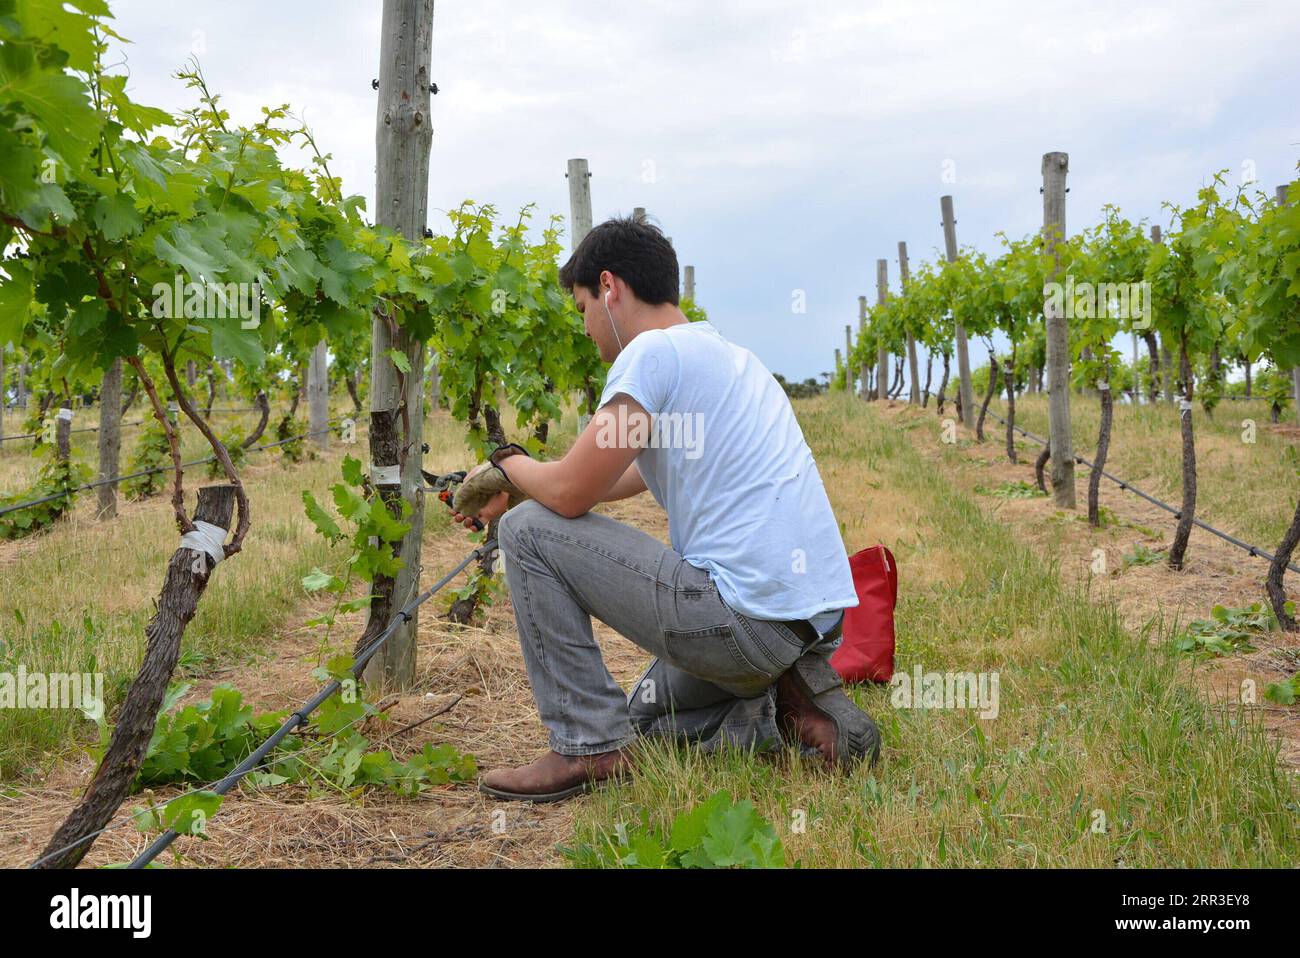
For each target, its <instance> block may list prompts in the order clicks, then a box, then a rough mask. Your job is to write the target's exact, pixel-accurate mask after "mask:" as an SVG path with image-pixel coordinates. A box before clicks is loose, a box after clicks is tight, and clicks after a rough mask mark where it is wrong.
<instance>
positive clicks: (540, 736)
mask: <svg viewBox="0 0 1300 958" xmlns="http://www.w3.org/2000/svg"><path fill="white" fill-rule="evenodd" d="M601 511H603V512H606V513H607V514H609V515H611V516H613V517H614V518H616V519H619V520H621V521H624V522H628V523H631V524H633V525H636V526H638V527H639V528H642V529H644V530H646V531H647V532H649V533H650V534H652V535H655V536H657V537H659V538H660V539H662V540H663V541H667V519H666V517H665V515H664V513H663V511H662V510H661V509H659V507H658V506H657V505H656V504H655V503H654V501H653V500H652V499H651V498H650V497H649V496H638V497H635V498H633V499H630V500H627V501H625V502H617V503H611V504H608V505H605V506H602V507H601ZM472 548H473V546H472V544H471V543H469V542H467V541H466V540H465V539H464V538H463V537H461V536H460V535H443V536H441V537H437V538H435V537H432V536H430V537H427V538H426V540H425V544H424V557H425V559H424V561H425V566H426V570H427V571H426V573H425V576H424V578H425V580H426V581H429V580H431V579H433V578H434V577H436V576H437V575H440V574H441V570H444V569H448V568H451V567H452V566H454V565H455V564H456V563H457V562H458V561H459V560H460V559H462V558H463V557H464V556H465V554H466V553H468V552H469V551H470V550H471V549H472ZM454 585H455V583H453V586H454ZM450 588H451V587H449V588H448V592H449V591H450ZM449 601H450V599H449V598H448V597H446V596H444V595H443V594H440V595H438V596H435V597H434V599H432V600H431V601H430V602H429V603H428V604H426V605H425V606H424V607H423V608H422V609H421V615H420V620H419V658H418V661H419V670H420V674H419V681H418V683H417V687H416V688H415V689H414V690H412V691H411V692H409V693H406V694H402V695H396V696H388V697H385V698H384V699H381V700H380V704H381V707H382V708H384V709H385V712H384V714H385V716H386V720H385V721H382V722H381V721H374V720H372V721H371V722H370V723H369V725H368V727H366V728H365V729H364V732H365V734H366V735H367V736H368V737H369V738H370V739H371V742H372V743H373V747H377V748H387V749H391V750H392V751H393V753H394V755H395V756H396V757H398V758H399V759H404V758H406V757H408V756H410V755H412V754H415V753H417V752H419V751H421V750H422V749H423V748H424V746H425V745H426V743H430V742H432V743H434V744H443V743H450V744H452V745H454V746H456V747H457V748H458V749H460V750H461V751H464V752H469V753H471V754H473V755H474V756H475V758H476V759H477V760H478V763H479V766H480V768H482V769H490V768H496V767H499V766H502V765H515V764H520V763H523V762H527V761H531V760H532V759H533V758H534V757H536V756H537V755H538V754H540V753H541V752H543V751H545V749H546V747H547V744H546V743H547V739H546V729H545V728H544V727H543V726H542V724H541V722H540V721H539V720H538V717H537V710H536V707H535V705H534V703H533V698H532V693H531V690H530V688H529V685H528V678H527V675H526V673H525V671H524V662H523V656H522V654H521V652H520V649H519V645H518V638H517V635H516V632H515V624H514V615H513V611H512V609H511V606H510V601H509V598H508V597H506V596H503V597H502V598H500V599H499V600H498V601H497V602H496V603H495V604H493V605H492V606H490V607H489V608H488V609H487V611H486V614H485V615H483V616H482V617H481V619H480V620H479V621H477V622H476V623H475V624H474V625H471V626H459V625H454V624H452V623H450V622H448V620H447V619H446V618H445V611H446V605H447V603H448V602H449ZM319 612H320V608H319V607H317V606H314V605H313V604H311V603H308V604H306V605H305V606H304V608H303V609H302V610H301V611H300V614H299V615H298V616H297V617H296V621H298V622H306V621H308V620H309V619H311V618H312V617H314V616H315V615H318V614H319ZM594 624H595V627H596V636H597V639H598V641H599V642H600V644H601V648H602V649H603V651H604V655H605V662H606V664H607V665H608V667H609V669H610V671H611V672H612V673H613V675H614V677H615V678H616V679H617V680H618V681H619V682H621V683H622V684H623V685H624V686H625V687H626V686H630V685H631V683H632V682H633V681H634V680H635V679H636V677H637V675H639V674H640V671H641V670H642V669H644V668H645V665H646V662H647V660H648V656H647V655H646V653H645V652H643V651H642V650H641V649H639V648H637V647H636V646H635V645H633V644H632V643H631V642H629V641H627V640H626V639H624V638H623V637H622V636H620V635H618V634H617V633H614V632H613V631H612V630H610V629H608V628H606V627H605V626H603V625H602V624H601V623H599V622H596V623H594ZM361 627H362V623H361V619H360V616H359V615H354V616H352V617H351V619H350V620H348V621H344V620H343V619H340V620H339V622H338V624H337V625H336V626H335V637H334V641H333V642H332V645H333V646H334V648H335V651H337V650H338V649H339V648H340V647H346V648H349V649H350V648H351V645H352V642H353V641H354V640H355V637H356V636H357V635H359V634H360V631H361ZM320 644H321V638H320V633H319V632H318V631H316V630H313V629H308V628H306V627H304V626H296V627H292V628H289V629H287V630H285V631H284V632H283V633H282V634H280V635H278V636H276V637H275V638H274V639H273V640H272V641H270V642H269V643H268V647H269V649H270V652H269V654H267V655H265V656H263V657H261V658H259V659H258V660H256V661H254V662H253V663H251V664H248V665H244V666H239V667H236V668H227V669H222V670H220V671H219V672H218V673H216V674H213V675H211V676H209V677H207V678H204V679H202V680H197V681H195V682H194V687H193V689H191V691H190V692H189V693H188V695H187V697H186V699H185V701H194V700H198V699H202V698H204V697H206V696H207V695H208V694H209V693H210V692H211V690H212V688H213V686H215V685H217V684H218V683H223V682H224V683H229V684H232V685H234V686H235V687H236V688H238V689H240V690H241V691H242V692H243V693H244V698H245V701H246V702H249V703H251V704H252V705H253V706H254V707H255V708H256V709H257V710H259V711H263V710H287V709H292V708H295V707H297V706H298V705H299V704H301V703H302V702H304V701H305V700H306V699H307V698H309V697H310V696H311V695H312V694H313V693H314V692H315V691H316V689H317V688H318V683H317V681H316V680H315V679H313V678H312V677H311V671H312V669H313V668H314V667H315V666H316V665H317V664H318V659H319V657H320V654H321V649H320ZM443 709H446V711H444V712H442V714H440V715H438V716H437V717H436V718H433V719H431V720H429V721H424V722H422V723H421V720H422V719H428V718H429V717H430V716H431V715H433V714H434V713H435V712H438V711H439V710H443ZM416 723H420V724H418V725H417V724H416ZM408 726H410V727H409V728H408ZM94 767H95V765H94V761H93V760H92V759H91V758H90V757H89V756H83V757H81V758H80V759H78V760H76V761H72V762H68V763H65V764H63V765H61V766H59V767H58V768H57V769H56V770H55V771H54V772H53V773H52V774H51V775H50V776H49V778H48V779H47V780H46V781H44V782H42V783H40V784H39V785H35V786H29V787H19V788H12V789H9V790H7V791H6V792H0V866H3V867H21V866H25V865H27V864H28V863H30V862H31V861H32V860H33V859H34V858H36V857H37V856H38V855H39V854H40V852H41V849H42V848H43V847H44V844H45V842H46V841H47V840H48V838H49V836H50V835H52V834H53V833H54V831H55V829H56V828H57V827H58V825H59V824H60V823H61V822H62V821H63V819H64V817H65V816H66V815H67V813H68V812H69V811H70V810H71V809H72V807H73V806H74V805H75V804H76V801H77V797H78V795H79V794H80V792H81V790H82V789H83V788H84V787H85V785H86V783H87V782H88V781H89V779H90V776H91V775H92V774H93V772H94ZM181 791H182V789H180V788H166V789H158V790H156V793H155V798H156V799H157V800H158V801H159V802H165V801H167V800H168V799H169V798H171V797H174V796H175V795H176V794H179V793H180V792H181ZM583 800H584V799H582V798H578V799H575V800H574V801H576V802H580V801H583ZM139 804H143V802H142V801H141V800H140V798H139V797H137V798H135V799H134V800H131V801H128V802H127V803H126V804H125V805H124V806H123V808H122V809H121V810H120V811H119V812H118V814H117V816H116V817H115V818H114V821H113V823H112V825H111V826H110V827H109V829H108V830H107V831H106V832H104V834H102V835H101V836H100V838H99V839H98V841H97V842H96V843H95V845H94V847H93V848H92V850H91V852H90V854H89V855H87V857H86V859H85V861H84V863H83V867H94V866H99V865H104V864H108V863H113V862H125V861H129V860H130V859H132V858H133V857H135V855H136V854H138V853H139V852H140V851H142V850H143V849H144V847H145V846H146V845H147V843H148V838H147V837H146V836H144V835H141V834H140V833H139V832H137V831H136V829H135V828H134V827H133V826H132V824H131V822H130V821H129V817H130V812H131V808H132V807H133V806H136V805H139ZM573 809H574V803H573V802H563V803H559V804H555V805H532V804H522V803H500V802H495V801H492V800H491V799H488V798H487V797H486V796H484V795H482V794H481V793H480V792H479V791H478V789H477V788H476V786H475V785H473V784H461V785H456V786H450V787H447V788H443V789H434V790H429V791H426V792H424V793H422V794H421V795H419V796H418V797H416V798H414V799H411V798H405V797H401V796H398V795H396V794H393V793H389V792H386V791H382V790H378V789H372V790H369V791H366V792H363V793H361V794H352V793H341V792H340V793H328V794H325V795H320V794H316V795H311V794H309V793H308V791H307V789H306V788H304V787H301V786H279V787H275V788H270V789H254V788H252V786H249V785H247V784H246V785H245V786H244V787H243V788H242V789H241V790H238V791H237V794H234V795H231V796H230V797H229V798H227V800H226V802H225V804H224V805H223V806H222V808H221V811H220V812H219V813H218V814H217V815H216V816H215V817H214V818H213V820H212V821H211V823H210V824H209V828H208V833H209V839H208V840H207V841H199V840H195V839H190V838H182V839H179V840H178V841H177V842H176V843H175V845H174V846H173V847H174V848H180V849H181V850H182V851H183V855H184V857H183V859H182V860H181V861H180V862H179V864H180V865H183V866H189V867H204V868H229V867H242V868H256V867H329V868H356V867H367V866H377V867H416V868H420V867H515V868H517V867H544V866H558V865H562V864H563V858H562V856H561V855H560V853H559V852H558V851H557V846H558V845H561V844H563V843H564V842H565V841H567V840H568V838H569V836H570V834H571V832H572V823H573ZM160 862H163V863H165V864H168V865H172V864H176V863H173V862H170V861H168V859H167V855H164V856H163V857H162V858H161V859H160Z"/></svg>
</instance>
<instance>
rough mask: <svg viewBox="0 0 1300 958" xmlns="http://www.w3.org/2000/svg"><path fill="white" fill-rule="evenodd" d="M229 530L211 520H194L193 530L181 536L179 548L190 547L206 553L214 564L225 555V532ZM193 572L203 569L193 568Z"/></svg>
mask: <svg viewBox="0 0 1300 958" xmlns="http://www.w3.org/2000/svg"><path fill="white" fill-rule="evenodd" d="M228 531H229V530H227V529H223V528H221V526H218V525H213V524H212V523H211V522H203V521H196V522H195V523H194V531H193V532H187V533H185V535H183V536H181V548H182V549H192V550H193V551H195V552H197V553H199V554H200V555H206V556H208V558H210V559H211V560H212V564H213V565H214V566H215V565H216V564H217V563H218V562H220V561H221V560H222V559H224V558H225V557H226V550H225V545H226V533H227V532H228ZM194 571H195V572H202V571H205V570H202V569H195V570H194Z"/></svg>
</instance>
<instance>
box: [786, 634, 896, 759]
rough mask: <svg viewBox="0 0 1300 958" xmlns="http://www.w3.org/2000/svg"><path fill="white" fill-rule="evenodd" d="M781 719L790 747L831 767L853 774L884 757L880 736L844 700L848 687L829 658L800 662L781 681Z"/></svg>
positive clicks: (849, 701)
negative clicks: (865, 762)
mask: <svg viewBox="0 0 1300 958" xmlns="http://www.w3.org/2000/svg"><path fill="white" fill-rule="evenodd" d="M776 716H777V722H778V724H779V725H780V728H781V731H782V732H783V733H784V734H785V735H786V736H787V738H788V739H789V741H791V742H792V743H793V742H797V743H799V744H800V745H801V746H803V750H804V751H805V752H815V753H817V754H818V755H820V756H821V758H822V760H823V761H824V762H825V763H826V764H827V765H829V766H831V767H835V766H839V767H840V768H851V767H852V766H854V765H856V764H857V763H858V762H860V761H861V760H862V759H864V758H866V759H868V761H869V762H870V764H872V765H874V764H875V762H876V759H877V758H878V757H879V756H880V730H879V729H878V728H876V723H875V722H873V721H872V720H871V716H869V715H868V714H867V713H866V712H864V711H862V709H860V708H858V707H857V706H856V705H854V704H853V700H852V699H850V698H849V697H848V696H847V695H845V694H844V683H843V680H841V679H840V676H839V674H838V673H837V672H836V671H835V669H834V668H833V667H832V666H831V663H830V659H829V658H828V657H826V656H824V655H818V654H815V653H813V654H809V655H805V656H803V657H802V658H800V659H799V660H798V661H796V662H795V664H794V665H792V666H790V668H789V669H787V670H786V671H785V672H784V673H783V674H782V675H781V677H780V678H779V679H777V680H776Z"/></svg>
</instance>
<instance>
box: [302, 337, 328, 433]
mask: <svg viewBox="0 0 1300 958" xmlns="http://www.w3.org/2000/svg"><path fill="white" fill-rule="evenodd" d="M329 419H330V386H329V367H328V353H327V351H326V346H325V340H323V339H322V340H321V341H320V342H319V343H317V344H316V346H315V348H314V349H312V351H311V358H310V360H308V362H307V428H308V431H309V432H310V433H311V439H312V442H313V443H315V445H316V446H317V448H319V449H328V448H329V444H330V435H329Z"/></svg>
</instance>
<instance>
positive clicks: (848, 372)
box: [844, 323, 854, 393]
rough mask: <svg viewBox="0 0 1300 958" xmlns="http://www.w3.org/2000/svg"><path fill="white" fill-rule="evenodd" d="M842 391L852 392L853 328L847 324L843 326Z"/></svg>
mask: <svg viewBox="0 0 1300 958" xmlns="http://www.w3.org/2000/svg"><path fill="white" fill-rule="evenodd" d="M844 356H845V361H844V363H845V365H844V389H845V390H846V391H847V392H849V393H852V392H853V375H854V373H853V362H852V356H853V327H852V326H850V325H849V324H848V323H845V324H844Z"/></svg>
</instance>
